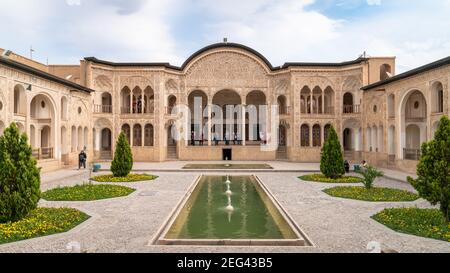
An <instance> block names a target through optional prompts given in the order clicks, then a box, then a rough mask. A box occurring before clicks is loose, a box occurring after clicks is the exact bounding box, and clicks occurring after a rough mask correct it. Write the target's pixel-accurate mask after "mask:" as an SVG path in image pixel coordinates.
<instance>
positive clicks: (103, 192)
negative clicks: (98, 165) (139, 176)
mask: <svg viewBox="0 0 450 273" xmlns="http://www.w3.org/2000/svg"><path fill="white" fill-rule="evenodd" d="M134 191H135V189H132V188H128V187H123V186H113V185H91V184H85V185H77V186H74V187H64V188H56V189H52V190H49V191H46V192H44V193H43V194H42V198H43V199H45V200H47V201H93V200H101V199H108V198H114V197H121V196H127V195H129V194H131V193H132V192H134Z"/></svg>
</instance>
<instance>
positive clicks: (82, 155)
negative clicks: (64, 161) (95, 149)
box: [78, 147, 87, 170]
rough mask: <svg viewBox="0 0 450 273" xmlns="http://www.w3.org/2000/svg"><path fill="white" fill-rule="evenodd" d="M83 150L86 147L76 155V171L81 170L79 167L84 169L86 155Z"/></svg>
mask: <svg viewBox="0 0 450 273" xmlns="http://www.w3.org/2000/svg"><path fill="white" fill-rule="evenodd" d="M85 150H86V147H84V149H83V150H82V151H81V152H80V154H79V155H78V170H79V169H81V167H83V168H85V169H86V161H87V154H86V152H85Z"/></svg>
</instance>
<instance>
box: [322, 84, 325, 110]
mask: <svg viewBox="0 0 450 273" xmlns="http://www.w3.org/2000/svg"><path fill="white" fill-rule="evenodd" d="M323 114H325V91H324V90H322V115H323Z"/></svg>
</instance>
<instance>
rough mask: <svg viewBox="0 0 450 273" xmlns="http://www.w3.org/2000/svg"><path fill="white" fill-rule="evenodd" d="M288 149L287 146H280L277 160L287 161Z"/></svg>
mask: <svg viewBox="0 0 450 273" xmlns="http://www.w3.org/2000/svg"><path fill="white" fill-rule="evenodd" d="M287 159H288V157H287V148H286V146H278V150H277V160H287Z"/></svg>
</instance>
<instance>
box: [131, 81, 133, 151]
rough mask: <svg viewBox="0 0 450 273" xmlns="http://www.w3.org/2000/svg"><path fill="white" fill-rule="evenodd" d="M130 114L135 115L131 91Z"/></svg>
mask: <svg viewBox="0 0 450 273" xmlns="http://www.w3.org/2000/svg"><path fill="white" fill-rule="evenodd" d="M130 114H133V90H131V91H130ZM130 142H131V141H130Z"/></svg>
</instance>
